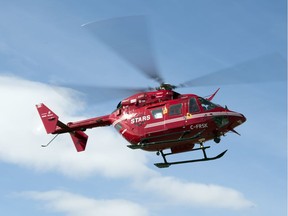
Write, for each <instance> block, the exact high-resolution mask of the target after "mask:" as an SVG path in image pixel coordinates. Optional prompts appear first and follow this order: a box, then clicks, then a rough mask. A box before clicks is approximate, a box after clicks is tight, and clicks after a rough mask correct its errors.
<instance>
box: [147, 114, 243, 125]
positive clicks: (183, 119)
mask: <svg viewBox="0 0 288 216" xmlns="http://www.w3.org/2000/svg"><path fill="white" fill-rule="evenodd" d="M207 116H238V117H242V115H241V114H240V113H235V112H209V113H200V114H194V115H193V114H192V115H191V117H189V119H197V118H203V117H207ZM185 120H186V116H181V117H177V118H172V119H167V120H163V121H160V122H155V123H150V124H147V125H146V126H145V128H151V127H158V126H163V125H165V124H172V123H176V122H181V121H185Z"/></svg>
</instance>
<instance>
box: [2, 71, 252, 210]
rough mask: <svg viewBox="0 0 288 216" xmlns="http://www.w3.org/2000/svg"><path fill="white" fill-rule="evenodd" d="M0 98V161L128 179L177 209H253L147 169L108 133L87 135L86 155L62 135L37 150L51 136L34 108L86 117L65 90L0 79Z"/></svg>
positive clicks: (227, 193)
mask: <svg viewBox="0 0 288 216" xmlns="http://www.w3.org/2000/svg"><path fill="white" fill-rule="evenodd" d="M0 99H1V101H2V102H1V108H0V109H1V110H0V119H1V121H0V127H1V134H2V135H1V136H0V160H1V161H5V162H8V163H13V164H17V165H19V166H26V167H29V168H33V169H36V170H38V171H40V172H45V171H57V172H60V173H62V174H64V175H68V176H70V177H73V178H84V177H87V176H91V175H95V174H97V175H99V174H100V175H102V176H105V177H112V178H131V179H132V180H134V186H135V188H142V189H140V190H143V191H144V192H145V193H146V192H148V193H150V194H151V196H154V197H158V198H160V197H161V198H162V199H163V197H165V199H167V200H166V202H168V203H169V200H173V201H175V202H174V204H175V205H185V206H205V207H218V208H229V209H239V208H247V207H250V206H252V205H253V203H252V202H250V201H249V200H247V199H246V198H245V197H244V196H243V195H242V194H241V193H240V192H238V191H236V190H234V189H230V188H226V187H222V186H217V185H205V184H198V183H193V182H184V181H182V180H180V179H178V178H174V177H164V176H161V175H160V174H159V173H157V172H156V171H154V170H152V169H150V168H148V167H147V166H146V163H147V160H148V158H147V154H148V153H145V152H143V151H132V150H130V149H127V147H126V145H127V142H126V141H125V140H124V139H123V138H122V137H121V136H120V135H119V134H117V132H116V131H113V130H111V129H109V128H96V129H94V130H90V131H88V134H89V139H88V145H87V149H86V151H85V152H81V153H77V152H76V150H75V148H74V145H73V143H72V140H71V139H70V136H69V135H61V136H59V138H57V140H56V141H54V142H53V143H52V144H51V146H49V147H48V148H41V147H40V145H41V144H45V143H47V142H48V141H49V139H50V138H51V136H48V135H46V132H45V130H44V127H43V125H42V122H41V120H40V118H39V116H38V113H37V110H36V108H35V104H37V103H39V102H44V103H45V104H46V105H47V106H49V107H50V108H52V110H53V111H54V112H55V113H57V114H58V115H59V116H60V118H61V119H62V120H63V121H64V122H67V121H73V120H80V119H83V118H85V116H77V115H76V113H77V111H78V112H79V110H81V108H83V106H84V105H83V104H82V103H81V101H79V98H77V99H75V95H73V94H72V93H71V92H70V91H68V90H65V89H64V90H63V91H62V93H61V94H59V93H58V91H55V90H54V89H53V88H52V87H50V86H48V85H45V84H42V83H36V82H31V81H26V80H22V79H19V78H16V77H5V76H2V77H1V76H0ZM53 194H54V196H56V195H55V192H54V193H53ZM56 194H57V193H56ZM42 195H43V194H42ZM64 195H65V194H64ZM64 195H63V194H62V195H61V196H64Z"/></svg>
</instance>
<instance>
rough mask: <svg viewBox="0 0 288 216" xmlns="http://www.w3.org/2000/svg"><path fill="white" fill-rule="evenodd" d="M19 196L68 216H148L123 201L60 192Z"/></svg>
mask: <svg viewBox="0 0 288 216" xmlns="http://www.w3.org/2000/svg"><path fill="white" fill-rule="evenodd" d="M20 195H21V196H24V197H26V198H30V199H33V200H37V201H43V202H45V207H46V208H47V209H49V211H55V212H61V213H65V214H66V215H68V216H91V215H101V216H106V215H107V216H110V215H119V214H120V215H125V216H145V215H148V211H147V210H146V209H145V208H143V207H142V206H140V205H138V204H136V203H134V202H130V201H127V200H124V199H110V200H103V199H98V200H97V199H94V198H88V197H84V196H81V195H78V194H73V193H69V192H66V191H61V190H54V191H46V192H38V191H28V192H23V193H20Z"/></svg>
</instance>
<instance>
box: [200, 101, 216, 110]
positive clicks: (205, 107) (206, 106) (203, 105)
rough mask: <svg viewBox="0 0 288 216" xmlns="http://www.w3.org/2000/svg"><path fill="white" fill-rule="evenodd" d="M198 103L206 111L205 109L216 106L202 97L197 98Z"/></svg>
mask: <svg viewBox="0 0 288 216" xmlns="http://www.w3.org/2000/svg"><path fill="white" fill-rule="evenodd" d="M199 101H200V104H201V106H202V108H203V109H204V110H205V111H207V110H212V109H214V108H216V107H217V105H216V104H213V103H212V102H210V101H208V100H205V99H204V98H199Z"/></svg>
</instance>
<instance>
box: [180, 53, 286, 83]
mask: <svg viewBox="0 0 288 216" xmlns="http://www.w3.org/2000/svg"><path fill="white" fill-rule="evenodd" d="M286 80H287V74H286V60H285V59H284V58H283V57H281V56H280V55H278V54H270V55H265V56H261V57H258V58H256V59H252V60H249V61H245V62H242V63H239V64H236V65H234V66H231V67H227V68H224V69H221V70H218V71H215V72H212V73H209V74H206V75H203V76H200V77H198V78H195V79H192V80H190V81H187V82H184V83H182V84H180V85H178V86H177V87H195V86H212V85H231V84H249V83H265V82H273V81H286Z"/></svg>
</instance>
